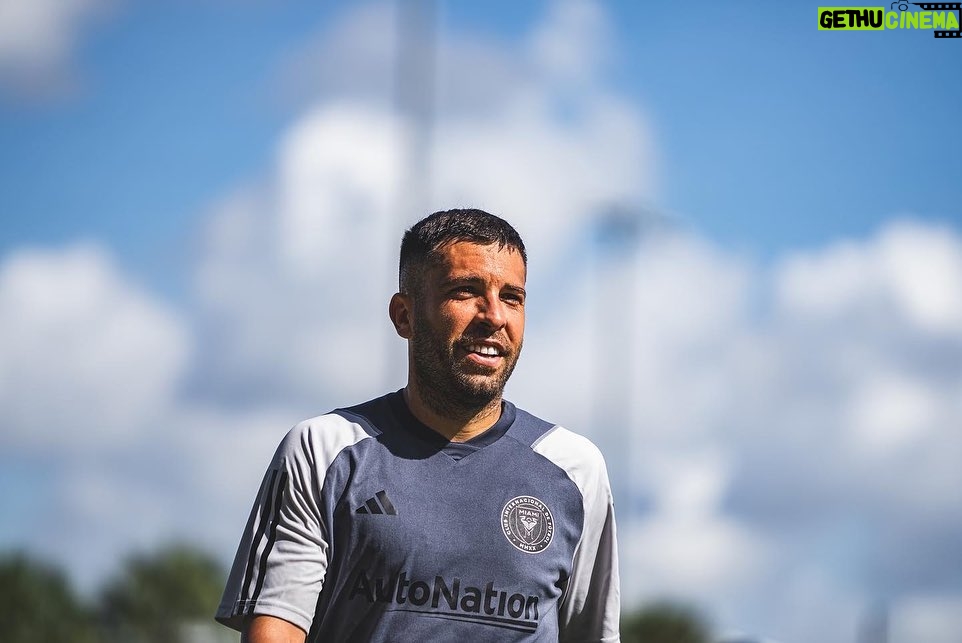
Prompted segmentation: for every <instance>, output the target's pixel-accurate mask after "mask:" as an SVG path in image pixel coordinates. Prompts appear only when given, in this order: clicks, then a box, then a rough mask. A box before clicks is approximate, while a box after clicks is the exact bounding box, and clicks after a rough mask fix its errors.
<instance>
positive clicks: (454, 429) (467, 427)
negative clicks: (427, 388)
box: [404, 382, 501, 442]
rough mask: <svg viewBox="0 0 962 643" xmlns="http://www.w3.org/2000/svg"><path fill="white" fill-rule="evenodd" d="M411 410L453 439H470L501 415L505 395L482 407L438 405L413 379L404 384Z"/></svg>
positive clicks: (418, 417) (435, 429) (434, 428)
mask: <svg viewBox="0 0 962 643" xmlns="http://www.w3.org/2000/svg"><path fill="white" fill-rule="evenodd" d="M404 401H405V402H407V405H408V409H410V411H411V414H412V415H414V417H416V418H417V419H418V420H420V421H421V422H422V423H423V424H424V425H425V426H427V427H428V428H429V429H431V430H433V431H436V432H438V433H440V434H441V435H443V436H444V437H445V438H446V439H447V440H449V441H451V442H466V441H468V440H470V439H471V438H473V437H475V436H478V435H481V434H482V433H484V432H485V431H487V430H488V429H490V428H491V427H492V426H494V424H495V423H496V422H497V421H498V419H499V418H500V417H501V396H498V397H497V398H496V399H494V400H491V401H490V402H489V403H487V404H485V405H484V406H483V407H481V408H479V409H460V408H458V409H455V408H451V407H450V405H449V406H448V407H447V408H444V409H438V408H435V406H434V405H432V404H430V403H429V402H428V401H427V400H426V399H425V398H424V396H423V395H421V393H420V392H419V391H418V388H417V387H416V386H412V384H411V382H408V385H407V386H405V387H404Z"/></svg>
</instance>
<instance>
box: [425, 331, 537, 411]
mask: <svg viewBox="0 0 962 643" xmlns="http://www.w3.org/2000/svg"><path fill="white" fill-rule="evenodd" d="M490 337H491V336H490V335H484V336H479V335H475V336H469V335H465V336H462V337H461V338H459V339H458V340H457V341H455V342H453V343H451V344H449V343H448V342H447V341H446V340H445V339H444V338H442V337H440V336H439V334H438V333H437V332H436V331H435V329H433V328H431V327H430V325H429V324H427V323H423V322H422V323H419V324H415V325H414V331H413V333H412V336H411V349H412V364H413V372H414V377H415V379H416V380H417V383H418V390H419V391H420V394H421V397H422V398H423V399H424V402H425V403H426V404H427V405H428V406H430V407H431V408H432V409H433V410H434V411H435V412H436V413H439V414H441V415H444V416H447V417H452V418H463V419H467V418H470V417H473V416H474V415H476V414H477V413H478V412H479V411H481V410H482V409H484V408H485V407H487V406H490V405H491V404H493V403H495V402H500V400H501V395H502V394H503V393H504V386H505V384H507V382H508V378H510V377H511V373H512V372H513V371H514V367H515V365H516V364H517V363H518V356H519V355H520V353H521V344H520V343H519V344H518V347H517V349H516V350H511V348H510V346H508V345H507V344H506V343H504V345H505V346H506V351H510V352H506V353H505V354H504V356H503V364H502V366H501V368H500V369H499V370H497V371H495V372H494V373H477V372H468V371H466V370H464V369H463V364H462V363H461V362H460V361H459V360H458V358H457V357H456V351H457V348H456V347H457V346H459V345H464V344H467V343H470V342H471V341H473V340H479V339H490Z"/></svg>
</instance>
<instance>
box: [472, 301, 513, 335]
mask: <svg viewBox="0 0 962 643" xmlns="http://www.w3.org/2000/svg"><path fill="white" fill-rule="evenodd" d="M477 319H478V320H479V321H481V322H482V323H484V324H485V325H486V326H488V327H490V328H491V330H500V329H502V328H504V326H505V324H507V321H508V315H507V311H506V309H505V304H504V302H503V301H501V297H500V296H499V295H498V293H488V294H487V295H486V296H485V297H482V298H481V299H480V303H479V305H478V313H477Z"/></svg>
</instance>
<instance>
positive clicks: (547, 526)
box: [501, 496, 554, 554]
mask: <svg viewBox="0 0 962 643" xmlns="http://www.w3.org/2000/svg"><path fill="white" fill-rule="evenodd" d="M501 529H502V530H504V536H505V538H507V539H508V542H510V543H511V544H512V545H514V546H515V547H516V548H517V549H520V550H521V551H523V552H525V553H528V554H538V553H540V552H543V551H544V550H545V549H546V548H547V547H548V545H550V544H551V539H552V537H554V519H553V518H552V517H551V511H549V510H548V506H547V505H546V504H544V503H543V502H541V501H540V500H538V499H537V498H535V497H533V496H518V497H517V498H512V499H511V500H509V501H508V504H506V505H505V506H504V509H503V510H502V511H501Z"/></svg>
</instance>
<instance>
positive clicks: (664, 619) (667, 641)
mask: <svg viewBox="0 0 962 643" xmlns="http://www.w3.org/2000/svg"><path fill="white" fill-rule="evenodd" d="M709 636H710V635H709V628H708V625H707V623H706V622H705V621H704V620H703V618H702V617H701V615H700V614H699V613H698V612H697V611H696V610H694V609H692V608H690V607H687V606H685V605H681V604H677V603H668V602H661V603H654V604H652V605H648V606H646V607H643V608H641V609H639V610H637V611H635V612H632V613H630V614H627V615H625V616H623V617H622V619H621V640H622V642H623V643H708V641H709Z"/></svg>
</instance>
